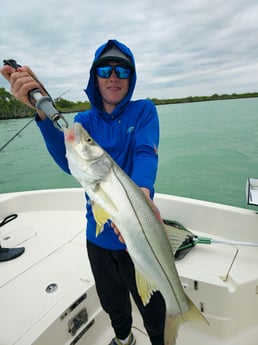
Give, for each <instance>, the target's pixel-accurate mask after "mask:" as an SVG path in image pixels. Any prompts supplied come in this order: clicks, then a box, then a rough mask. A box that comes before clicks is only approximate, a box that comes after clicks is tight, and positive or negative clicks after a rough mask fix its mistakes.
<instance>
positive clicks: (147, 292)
mask: <svg viewBox="0 0 258 345" xmlns="http://www.w3.org/2000/svg"><path fill="white" fill-rule="evenodd" d="M135 278H136V285H137V290H138V293H139V295H140V297H141V300H142V303H143V305H144V306H146V304H148V303H149V301H150V298H151V296H152V294H153V292H154V291H157V290H158V288H157V286H156V285H155V284H154V283H152V282H151V281H150V280H149V279H147V278H145V276H144V275H143V274H142V273H141V272H140V271H138V270H137V269H135Z"/></svg>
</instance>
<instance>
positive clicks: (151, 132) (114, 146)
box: [2, 40, 166, 345]
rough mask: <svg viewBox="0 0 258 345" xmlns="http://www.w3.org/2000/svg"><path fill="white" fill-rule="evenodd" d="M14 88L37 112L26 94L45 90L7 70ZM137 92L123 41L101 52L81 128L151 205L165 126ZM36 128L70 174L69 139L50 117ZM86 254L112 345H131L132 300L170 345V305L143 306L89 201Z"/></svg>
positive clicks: (26, 74) (24, 74)
mask: <svg viewBox="0 0 258 345" xmlns="http://www.w3.org/2000/svg"><path fill="white" fill-rule="evenodd" d="M2 74H3V75H4V76H5V77H6V78H7V79H8V80H9V81H10V84H11V91H12V92H13V94H14V96H15V97H16V98H17V99H18V100H20V101H22V102H23V103H25V104H28V105H29V106H31V104H30V102H29V100H28V97H27V95H28V92H29V91H30V90H32V89H34V88H40V89H41V90H42V93H43V94H44V90H43V89H42V88H41V85H40V84H39V83H38V82H37V81H36V80H35V76H34V74H33V72H32V71H31V70H30V69H29V68H28V67H20V68H18V70H17V71H15V70H14V69H13V68H12V67H10V66H5V67H4V68H3V69H2ZM135 84H136V70H135V61H134V56H133V54H132V52H131V51H130V49H129V48H128V47H126V46H125V45H124V44H122V43H120V42H118V41H117V40H109V41H108V42H107V43H105V44H103V45H102V46H100V47H99V48H98V49H97V51H96V53H95V57H94V61H93V64H92V67H91V69H90V77H89V81H88V85H87V87H86V90H85V92H86V94H87V96H88V98H89V101H90V103H91V110H88V111H86V112H81V113H78V114H77V115H76V116H75V118H74V121H75V122H79V123H81V124H82V125H83V127H84V128H85V129H86V130H87V131H88V133H89V134H90V135H91V136H92V137H93V139H94V140H95V141H96V142H97V143H98V144H99V145H100V146H101V147H102V148H103V149H104V150H105V151H106V152H107V153H108V154H109V155H110V156H111V157H112V158H113V159H114V160H115V161H116V162H117V164H118V165H119V166H120V167H121V168H122V169H123V170H124V171H125V172H126V173H127V174H128V175H129V176H130V177H131V178H132V180H133V181H134V182H135V183H136V184H137V185H138V186H139V187H141V188H142V190H143V192H144V193H145V194H146V195H147V196H148V197H150V198H151V199H152V198H153V196H154V182H155V178H156V174H157V166H158V156H157V148H158V144H159V121H158V115H157V111H156V108H155V106H154V105H153V103H152V102H151V101H149V100H137V101H132V100H131V98H132V95H133V91H134V88H135ZM36 122H37V125H38V127H39V129H40V131H41V133H42V135H43V138H44V140H45V142H46V146H47V148H48V150H49V152H50V154H51V155H52V157H53V158H54V160H55V161H56V163H57V164H58V165H59V166H60V167H61V168H62V169H63V170H64V171H66V172H67V173H70V172H69V168H68V165H67V160H66V157H65V146H64V138H63V133H62V132H61V131H59V130H58V129H56V128H55V127H54V126H53V123H52V121H51V120H50V119H49V118H47V116H46V115H45V114H44V113H42V112H38V114H37V115H36ZM86 201H87V202H86V209H87V212H86V217H87V228H86V238H87V252H88V257H89V260H90V263H91V268H92V272H93V275H94V279H95V283H96V289H97V293H98V296H99V298H100V302H101V305H102V307H103V309H104V310H105V311H106V312H107V313H108V315H109V317H110V320H111V325H112V327H113V329H114V333H115V337H114V338H113V339H112V341H111V342H110V344H109V345H121V344H123V345H133V344H135V343H136V340H135V337H134V335H133V333H132V332H131V328H132V307H131V302H130V294H131V295H132V296H133V298H134V301H135V303H136V305H137V307H138V309H139V311H140V313H141V315H142V318H143V323H144V326H145V328H146V331H147V333H148V335H149V338H150V341H151V344H152V345H164V323H165V313H166V308H165V302H164V299H163V297H162V295H161V294H160V292H158V291H157V292H155V293H154V294H153V296H152V297H151V300H150V302H149V303H148V304H147V305H146V306H144V305H143V304H142V301H141V298H140V296H139V294H138V291H137V287H136V282H135V270H134V265H133V263H132V260H131V258H130V256H129V254H128V252H127V251H126V245H125V244H124V243H123V240H122V238H121V236H120V237H119V236H117V234H116V233H118V234H119V231H118V229H116V228H115V232H116V233H115V232H114V229H113V228H114V227H115V226H114V225H113V224H110V222H107V223H106V224H105V225H104V230H103V231H102V232H101V233H100V235H99V236H97V237H96V222H95V219H94V217H93V213H92V207H91V203H90V200H89V199H88V197H87V195H86Z"/></svg>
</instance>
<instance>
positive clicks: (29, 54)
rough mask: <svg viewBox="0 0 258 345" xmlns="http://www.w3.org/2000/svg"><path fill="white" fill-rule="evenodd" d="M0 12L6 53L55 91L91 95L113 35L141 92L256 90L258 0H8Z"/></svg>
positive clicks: (150, 94)
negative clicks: (132, 63)
mask: <svg viewBox="0 0 258 345" xmlns="http://www.w3.org/2000/svg"><path fill="white" fill-rule="evenodd" d="M1 14H2V15H1V23H0V28H1V30H0V52H1V56H2V59H6V58H14V59H16V60H17V61H18V62H19V63H21V64H26V65H29V66H30V67H31V68H32V69H33V70H34V71H35V73H36V74H37V75H38V77H39V79H40V80H41V81H42V82H43V83H44V84H45V86H46V88H47V89H48V90H49V92H50V93H51V94H52V96H53V97H57V96H59V95H60V94H62V93H64V92H66V95H65V97H66V98H68V99H72V100H79V99H80V100H83V99H84V98H85V97H86V96H85V95H84V93H83V92H82V89H83V88H84V87H85V85H86V83H87V79H88V73H89V69H90V66H91V62H92V59H93V56H94V53H95V50H96V49H97V47H98V46H99V45H100V44H102V43H104V42H106V41H107V40H108V39H109V38H117V39H118V40H120V41H122V42H124V43H125V44H127V45H128V46H129V47H130V48H131V50H132V51H133V53H134V55H135V58H136V63H137V74H138V84H137V87H136V91H135V95H134V97H135V98H145V97H156V98H173V97H185V96H190V95H192V96H194V95H210V94H213V93H219V94H221V93H233V92H238V93H240V92H254V91H257V81H256V79H257V77H256V76H257V67H258V65H257V56H258V46H257V32H258V3H257V1H256V0H245V1H243V0H235V1H234V2H233V1H230V2H225V1H222V0H213V1H206V0H185V1H181V0H180V1H179V0H175V1H171V0H160V1H159V2H157V1H153V0H150V1H149V0H142V1H136V0H132V1H130V2H126V3H122V2H121V1H118V0H112V1H108V0H106V1H105V0H99V1H98V4H97V5H96V4H95V3H93V2H88V1H87V2H86V1H85V0H74V1H72V2H71V1H67V0H63V1H60V0H56V1H51V0H45V1H44V2H42V1H39V0H34V1H33V2H31V1H28V0H24V1H16V0H9V1H8V2H5V5H4V6H3V8H2V13H1ZM0 86H4V87H6V88H7V89H9V87H8V84H7V83H6V82H5V81H4V80H3V78H1V79H0Z"/></svg>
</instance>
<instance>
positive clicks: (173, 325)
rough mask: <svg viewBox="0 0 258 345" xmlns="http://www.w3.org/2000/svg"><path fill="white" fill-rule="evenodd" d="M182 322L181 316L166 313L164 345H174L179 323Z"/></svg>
mask: <svg viewBox="0 0 258 345" xmlns="http://www.w3.org/2000/svg"><path fill="white" fill-rule="evenodd" d="M181 322H182V318H181V316H180V315H179V316H176V317H174V316H172V315H167V316H166V321H165V331H164V341H165V342H164V345H175V344H176V338H177V334H178V329H179V326H180V323H181Z"/></svg>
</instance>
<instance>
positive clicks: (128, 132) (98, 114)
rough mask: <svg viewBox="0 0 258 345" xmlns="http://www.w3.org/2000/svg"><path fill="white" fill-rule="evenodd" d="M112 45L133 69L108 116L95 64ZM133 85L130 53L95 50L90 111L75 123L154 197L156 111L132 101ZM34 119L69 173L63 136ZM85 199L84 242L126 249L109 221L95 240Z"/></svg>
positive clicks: (147, 102)
mask: <svg viewBox="0 0 258 345" xmlns="http://www.w3.org/2000/svg"><path fill="white" fill-rule="evenodd" d="M112 44H114V45H116V46H117V47H118V48H119V49H120V50H121V51H122V52H123V53H124V54H125V55H127V56H128V57H129V58H130V60H131V62H132V65H133V67H134V69H133V72H132V74H131V77H130V86H129V91H128V93H127V95H126V97H125V98H124V99H123V100H122V101H121V102H120V103H119V104H118V105H117V106H116V107H115V109H114V111H113V112H112V113H111V114H108V113H106V112H105V111H104V110H103V106H102V99H101V95H100V93H99V90H98V88H97V87H96V82H95V78H96V77H95V67H94V62H95V61H96V60H98V58H99V57H100V56H101V54H102V53H103V51H104V50H105V49H106V48H107V47H108V46H109V45H112ZM135 83H136V71H135V61H134V57H133V54H132V52H131V51H130V50H129V49H128V48H127V47H126V46H125V45H124V44H122V43H120V42H118V41H116V40H109V41H108V42H107V43H106V44H104V45H102V46H101V47H99V48H98V50H97V51H96V53H95V57H94V61H93V64H92V67H91V69H90V77H89V82H88V85H87V87H86V89H85V92H86V94H87V96H88V98H89V101H90V103H91V109H90V110H88V111H85V112H81V113H78V114H77V115H76V116H75V118H74V121H75V122H79V123H81V124H82V125H83V127H84V128H85V129H86V130H87V131H88V133H89V134H90V135H91V136H92V138H93V139H94V140H95V141H96V142H97V143H98V144H99V145H100V146H101V147H102V148H103V149H104V150H106V151H107V152H108V153H109V155H110V156H111V157H112V158H113V159H114V160H115V161H116V163H117V164H118V165H119V166H120V167H121V168H122V169H123V170H124V171H125V172H126V173H127V174H128V175H129V176H130V177H131V178H132V180H133V181H134V182H135V183H136V184H137V185H138V186H140V187H145V188H148V189H149V190H150V192H151V197H153V195H154V182H155V179H156V173H157V166H158V155H157V150H158V144H159V121H158V115H157V111H156V108H155V106H154V105H153V103H152V102H151V101H150V100H137V101H132V100H131V98H132V95H133V91H134V88H135ZM36 120H37V125H38V126H39V128H40V130H41V133H42V135H43V137H44V140H45V142H46V146H47V148H48V151H49V152H50V154H51V155H52V157H53V158H54V160H55V161H56V163H57V164H58V165H59V166H60V167H61V168H62V169H63V170H64V171H65V172H67V173H70V171H69V168H68V163H67V160H66V157H65V145H64V136H63V133H62V132H61V131H59V130H58V129H56V128H55V127H54V126H53V123H52V121H51V120H49V119H46V120H43V121H39V118H38V117H36ZM86 200H87V202H86V209H87V212H86V218H87V229H86V236H87V240H88V241H90V242H92V243H94V244H95V245H98V246H100V247H103V248H106V249H112V250H120V249H125V245H124V244H122V243H121V242H120V241H119V240H118V237H117V235H116V234H115V233H114V231H113V228H112V227H111V226H110V223H109V222H107V223H106V224H105V227H104V231H102V232H101V234H99V235H98V237H96V233H95V231H96V223H95V220H94V217H93V213H92V209H91V204H90V202H89V200H88V197H87V195H86Z"/></svg>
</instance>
